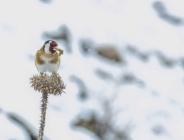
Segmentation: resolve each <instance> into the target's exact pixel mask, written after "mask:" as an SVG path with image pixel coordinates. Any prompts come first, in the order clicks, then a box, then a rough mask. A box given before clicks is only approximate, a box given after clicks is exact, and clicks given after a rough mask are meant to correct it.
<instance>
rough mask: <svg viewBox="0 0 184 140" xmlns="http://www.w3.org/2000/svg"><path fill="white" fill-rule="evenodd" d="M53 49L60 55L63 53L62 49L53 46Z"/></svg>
mask: <svg viewBox="0 0 184 140" xmlns="http://www.w3.org/2000/svg"><path fill="white" fill-rule="evenodd" d="M55 50H56V51H58V52H59V55H62V54H63V50H62V49H59V48H55Z"/></svg>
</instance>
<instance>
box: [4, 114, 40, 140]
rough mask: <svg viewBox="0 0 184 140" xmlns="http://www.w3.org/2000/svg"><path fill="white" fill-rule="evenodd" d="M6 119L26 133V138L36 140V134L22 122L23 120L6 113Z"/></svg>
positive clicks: (15, 115)
mask: <svg viewBox="0 0 184 140" xmlns="http://www.w3.org/2000/svg"><path fill="white" fill-rule="evenodd" d="M6 115H7V117H8V118H9V119H10V120H11V121H13V122H14V123H16V124H18V125H19V126H20V127H22V128H23V130H24V131H25V132H26V134H27V136H29V138H30V140H37V136H36V134H35V133H34V132H33V130H32V129H31V127H30V126H29V125H28V124H27V123H26V122H25V121H23V119H22V118H21V117H20V116H18V115H17V114H14V113H6Z"/></svg>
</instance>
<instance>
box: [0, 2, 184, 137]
mask: <svg viewBox="0 0 184 140" xmlns="http://www.w3.org/2000/svg"><path fill="white" fill-rule="evenodd" d="M153 2H154V0H150V1H148V0H139V1H138V0H106V1H105V0H99V1H97V0H53V1H52V2H51V3H50V4H44V3H41V2H40V1H38V0H32V1H30V0H27V1H25V0H16V1H11V0H6V1H5V0H0V17H1V18H0V38H1V39H0V44H1V45H0V46H1V47H0V48H1V55H0V64H1V72H0V85H1V87H0V90H1V96H0V107H1V108H3V109H5V111H7V112H8V111H10V112H15V113H17V114H19V115H21V116H23V117H24V119H25V120H27V121H29V122H30V124H32V126H33V127H34V128H35V129H37V128H38V124H39V116H40V107H39V106H40V97H41V95H40V94H39V93H35V91H34V90H33V89H32V88H30V85H29V78H30V77H31V76H32V75H33V74H35V73H37V70H36V68H35V66H34V62H33V60H31V61H30V59H29V57H28V55H34V54H35V51H36V50H37V49H38V48H39V47H40V46H42V44H43V42H44V41H43V39H42V37H41V36H42V33H43V32H44V31H50V30H55V29H57V27H58V26H60V25H61V24H66V25H67V26H68V27H69V29H70V30H71V34H72V38H73V42H72V46H73V49H74V51H73V52H74V53H73V54H67V53H65V54H64V56H63V58H62V61H61V68H60V71H59V72H60V74H61V75H62V76H63V79H64V81H65V82H66V85H67V89H66V94H63V95H62V96H59V97H51V96H50V97H49V107H48V116H47V121H46V129H45V134H46V136H47V137H48V138H49V139H54V140H59V139H67V140H73V138H75V140H92V139H95V137H94V136H93V135H92V134H91V133H89V132H86V131H82V130H80V129H77V130H74V129H73V128H71V126H70V123H71V121H72V120H73V119H75V117H76V116H77V115H78V114H79V113H81V110H88V109H89V110H90V109H95V110H100V109H99V108H100V107H99V106H100V105H99V103H98V102H97V101H96V99H98V98H103V97H104V96H106V97H107V98H110V97H111V96H112V94H113V93H114V92H115V91H116V92H117V94H118V98H117V101H116V102H115V103H114V106H115V107H117V108H120V109H125V110H124V111H122V112H121V113H120V114H118V116H117V119H118V120H119V122H121V123H122V124H125V125H126V123H127V122H131V124H133V126H134V128H133V129H132V131H130V136H131V138H132V139H133V140H155V139H157V140H183V139H184V134H183V132H182V130H183V129H184V112H183V109H184V106H183V102H184V95H183V92H184V87H183V76H184V75H183V70H182V68H181V67H176V68H173V69H168V68H165V67H163V66H161V65H160V64H159V62H158V61H157V60H155V58H152V59H151V60H150V61H149V62H148V63H146V64H145V63H143V62H141V61H139V60H137V59H136V58H133V57H130V56H126V57H127V58H128V59H127V61H128V66H127V67H126V68H125V67H123V66H116V65H114V66H112V65H111V64H110V63H105V62H103V61H99V60H98V59H96V58H94V57H92V56H91V57H85V56H83V55H81V54H80V51H79V40H80V39H81V38H90V39H92V40H95V41H96V42H97V43H100V44H103V43H110V44H115V45H116V47H117V48H118V49H120V50H123V47H124V46H126V45H127V44H132V45H135V46H137V47H138V48H140V49H141V50H143V51H147V50H148V51H149V50H160V51H163V52H164V54H167V55H168V56H170V57H172V58H179V57H181V56H183V54H184V48H183V44H184V26H178V27H177V26H173V25H171V24H169V23H167V22H166V21H164V20H162V19H160V18H159V17H158V16H157V14H156V12H155V11H154V10H153V8H152V3H153ZM162 2H163V3H164V4H165V6H166V7H167V9H168V11H170V12H172V13H173V14H174V15H178V16H179V17H182V15H183V13H184V11H183V6H184V2H183V0H175V1H173V0H163V1H162ZM96 68H101V69H104V70H107V71H108V72H111V73H112V74H113V76H114V77H115V79H117V80H118V77H120V76H121V75H122V74H123V73H124V72H126V71H130V72H132V73H134V74H136V76H138V77H139V78H140V79H141V80H143V81H145V82H146V87H145V88H144V89H141V88H140V87H139V86H136V85H128V86H124V85H118V86H117V82H115V83H114V82H109V81H104V80H100V79H99V78H98V77H96V76H95V73H94V70H95V69H96ZM71 75H77V76H79V77H80V78H81V79H82V80H84V81H85V82H86V83H87V86H88V87H89V89H90V95H91V96H92V98H94V100H91V101H88V102H86V103H85V105H84V104H83V103H80V102H79V101H78V100H77V98H76V97H77V92H76V91H77V90H78V89H77V87H76V85H75V84H74V83H73V82H71V81H70V80H69V77H70V76H71ZM102 93H103V94H102ZM104 93H105V94H104ZM52 106H55V107H58V108H59V110H60V111H57V110H54V109H53V108H52ZM157 124H160V125H162V126H163V127H164V129H165V133H163V134H161V135H155V134H154V133H153V132H152V131H151V129H152V127H153V126H155V125H157ZM12 137H13V138H14V139H19V140H25V137H26V136H24V133H23V131H22V129H21V128H19V127H17V126H15V125H13V124H12V123H10V122H9V120H7V118H6V117H5V114H4V113H1V114H0V139H1V140H9V139H11V138H12Z"/></svg>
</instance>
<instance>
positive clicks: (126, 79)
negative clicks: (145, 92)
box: [120, 73, 145, 87]
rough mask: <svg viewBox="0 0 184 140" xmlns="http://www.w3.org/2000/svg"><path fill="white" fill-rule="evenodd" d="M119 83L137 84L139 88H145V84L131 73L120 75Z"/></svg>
mask: <svg viewBox="0 0 184 140" xmlns="http://www.w3.org/2000/svg"><path fill="white" fill-rule="evenodd" d="M120 83H122V84H123V85H124V84H137V85H139V86H141V87H144V86H145V83H144V82H143V81H142V80H141V79H139V78H137V77H136V76H135V75H133V74H132V73H124V74H123V75H122V77H121V78H120Z"/></svg>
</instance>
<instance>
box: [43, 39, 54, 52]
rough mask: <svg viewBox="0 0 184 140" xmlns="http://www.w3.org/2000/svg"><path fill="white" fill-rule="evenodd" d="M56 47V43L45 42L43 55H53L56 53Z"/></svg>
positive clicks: (51, 41)
mask: <svg viewBox="0 0 184 140" xmlns="http://www.w3.org/2000/svg"><path fill="white" fill-rule="evenodd" d="M57 46H58V44H57V43H56V41H53V40H47V41H46V42H45V43H44V45H43V49H44V52H45V53H47V54H53V53H55V52H56V51H57Z"/></svg>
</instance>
